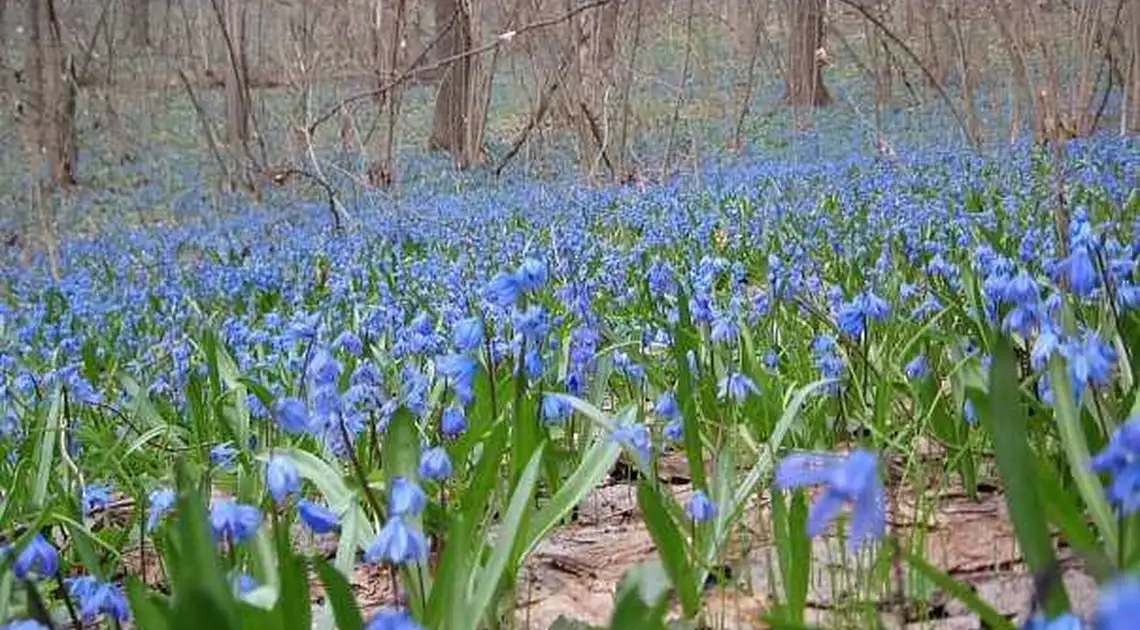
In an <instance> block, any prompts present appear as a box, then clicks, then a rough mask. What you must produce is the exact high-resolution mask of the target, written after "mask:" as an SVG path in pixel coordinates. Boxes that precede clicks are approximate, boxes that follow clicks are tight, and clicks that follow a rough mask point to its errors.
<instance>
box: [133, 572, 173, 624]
mask: <svg viewBox="0 0 1140 630" xmlns="http://www.w3.org/2000/svg"><path fill="white" fill-rule="evenodd" d="M127 601H128V602H129V603H130V607H131V617H132V621H133V622H134V625H135V627H137V628H140V629H141V630H167V629H168V628H170V626H171V623H170V617H171V612H172V611H171V609H170V602H169V601H168V600H167V599H166V598H165V597H163V596H161V595H159V594H157V593H151V592H149V591H148V590H147V588H146V586H144V585H143V583H142V581H141V580H140V579H139V578H138V577H137V576H134V575H130V576H127Z"/></svg>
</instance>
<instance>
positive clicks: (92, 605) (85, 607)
mask: <svg viewBox="0 0 1140 630" xmlns="http://www.w3.org/2000/svg"><path fill="white" fill-rule="evenodd" d="M65 582H67V591H68V595H69V596H70V597H71V598H72V599H74V600H75V601H76V602H78V603H79V614H80V616H81V617H82V618H83V620H84V621H86V622H92V621H94V620H95V618H96V617H98V616H99V615H101V614H105V615H107V616H108V617H111V618H113V619H115V620H116V621H118V622H119V623H122V622H124V621H126V620H127V618H128V617H130V608H129V606H128V605H127V598H126V597H124V596H123V592H122V591H121V590H119V587H118V586H116V585H115V584H110V583H106V582H100V581H98V580H97V579H95V578H94V577H92V576H90V575H84V576H80V577H77V578H70V579H68V580H65Z"/></svg>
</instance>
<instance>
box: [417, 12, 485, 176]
mask: <svg viewBox="0 0 1140 630" xmlns="http://www.w3.org/2000/svg"><path fill="white" fill-rule="evenodd" d="M471 4H472V2H471V0H435V23H436V25H437V28H439V29H444V30H443V32H442V33H441V34H442V37H441V38H440V40H441V45H442V52H441V55H442V57H443V59H450V61H448V62H447V69H446V71H445V72H444V75H443V81H442V82H441V83H440V85H439V93H438V95H437V96H436V101H435V115H434V118H433V120H432V132H431V138H430V139H429V141H428V146H429V148H431V149H434V150H441V151H446V152H448V153H450V154H451V156H452V158H454V160H455V163H456V164H457V165H458V166H460V167H463V168H465V167H467V166H470V165H471V164H472V163H474V162H476V161H478V158H479V155H480V152H481V146H480V145H481V144H482V138H481V137H480V136H481V134H479V133H477V132H475V131H474V129H473V126H474V125H476V124H479V125H480V126H481V124H482V117H478V116H476V113H477V112H476V111H475V105H476V99H475V89H474V87H475V77H476V74H477V72H478V65H477V61H478V60H477V58H476V56H475V55H473V54H471V50H472V48H473V47H474V37H473V33H472V28H471V18H472V14H473V11H472V6H471Z"/></svg>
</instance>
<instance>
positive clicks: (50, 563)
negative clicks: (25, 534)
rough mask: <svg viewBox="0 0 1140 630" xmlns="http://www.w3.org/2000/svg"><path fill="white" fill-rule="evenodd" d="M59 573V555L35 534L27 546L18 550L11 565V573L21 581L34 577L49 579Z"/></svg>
mask: <svg viewBox="0 0 1140 630" xmlns="http://www.w3.org/2000/svg"><path fill="white" fill-rule="evenodd" d="M57 571H59V554H58V553H57V552H56V550H55V547H53V546H52V545H51V543H49V542H48V541H47V539H46V538H44V535H43V534H41V533H39V532H36V533H35V535H34V536H32V539H31V540H29V541H28V544H26V545H24V548H23V549H22V550H20V554H19V555H17V556H16V561H15V562H13V563H12V572H13V573H15V574H16V577H18V578H20V579H21V580H23V579H25V578H30V577H32V576H35V577H36V578H45V577H50V576H53V575H55V574H56V572H57Z"/></svg>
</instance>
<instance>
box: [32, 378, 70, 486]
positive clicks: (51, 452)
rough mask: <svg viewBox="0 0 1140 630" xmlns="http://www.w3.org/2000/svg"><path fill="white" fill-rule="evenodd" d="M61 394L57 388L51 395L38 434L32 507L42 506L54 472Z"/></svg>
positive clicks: (60, 421) (60, 419)
mask: <svg viewBox="0 0 1140 630" xmlns="http://www.w3.org/2000/svg"><path fill="white" fill-rule="evenodd" d="M62 400H63V394H62V393H61V392H60V391H59V390H58V389H57V390H56V391H55V393H54V394H53V395H52V397H51V406H50V407H48V412H47V418H46V419H45V421H44V428H43V434H42V435H40V445H39V450H38V451H37V453H36V479H35V487H34V488H33V490H32V507H37V508H42V507H44V502H45V501H46V500H47V492H48V485H50V484H51V480H52V477H54V476H55V474H56V472H55V470H54V467H53V465H54V464H55V447H56V444H58V443H59V436H60V431H61V428H62V425H63V405H62Z"/></svg>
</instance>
